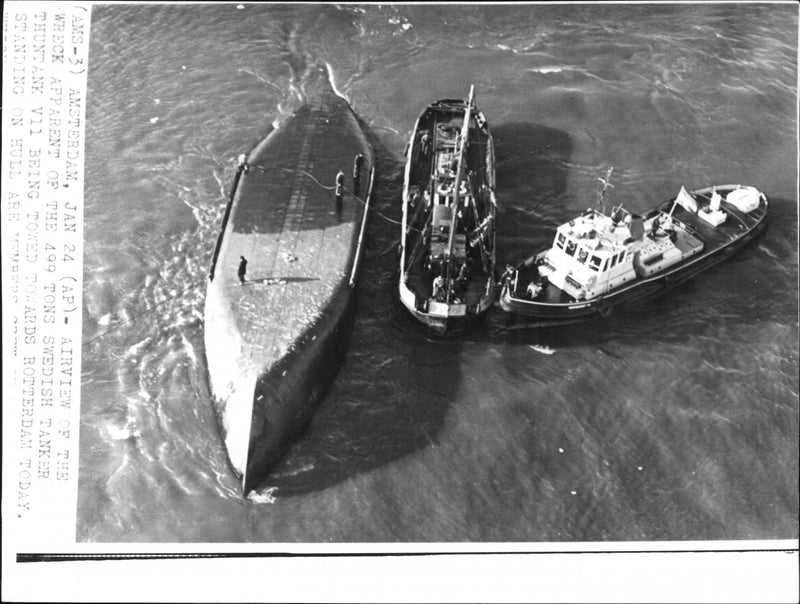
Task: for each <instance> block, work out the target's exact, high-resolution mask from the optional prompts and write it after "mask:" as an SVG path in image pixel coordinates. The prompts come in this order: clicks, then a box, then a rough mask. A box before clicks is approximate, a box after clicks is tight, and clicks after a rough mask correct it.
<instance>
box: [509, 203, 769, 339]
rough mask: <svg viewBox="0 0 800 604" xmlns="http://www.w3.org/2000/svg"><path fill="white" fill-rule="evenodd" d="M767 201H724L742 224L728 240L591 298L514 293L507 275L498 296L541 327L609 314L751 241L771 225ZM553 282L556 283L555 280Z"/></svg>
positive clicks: (709, 230) (707, 233)
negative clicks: (749, 205)
mask: <svg viewBox="0 0 800 604" xmlns="http://www.w3.org/2000/svg"><path fill="white" fill-rule="evenodd" d="M706 191H710V188H709V189H700V190H698V191H695V193H703V192H706ZM673 201H674V200H670V201H669V202H667V203H665V204H663V205H661V206H660V207H659V209H661V210H666V211H669V210H670V208H671V207H672V203H673ZM768 205H769V201H768V200H767V199H765V200H764V201H762V203H761V204H760V206H759V208H758V210H756V211H755V212H753V213H752V214H750V215H748V214H744V213H742V212H739V211H737V210H735V209H733V208H731V207H730V206H727V207H725V210H726V211H727V212H728V213H729V215H733V216H734V218H735V219H737V220H738V221H739V223H740V224H741V225H742V226H743V228H742V231H741V234H739V235H738V236H736V237H734V238H732V239H730V240H728V241H725V242H724V243H720V242H714V243H716V245H711V246H709V248H708V249H705V250H703V251H702V252H701V253H699V254H697V255H696V256H693V257H691V258H689V259H688V260H686V261H684V262H682V263H679V264H677V265H675V266H673V267H670V268H669V269H667V270H666V271H664V273H662V274H658V275H654V276H652V277H649V278H641V279H639V280H637V281H635V282H632V283H631V284H629V285H626V286H623V287H620V288H618V289H616V290H615V291H612V292H610V293H608V294H606V295H604V296H599V297H598V298H595V299H593V300H580V301H577V300H574V299H572V298H571V297H569V296H567V294H565V293H563V292H561V298H562V299H563V301H560V302H552V303H545V302H540V301H535V300H529V299H525V298H524V297H521V296H519V295H513V293H512V291H511V285H510V283H509V281H508V280H506V281H505V282H504V283H503V286H502V292H501V295H500V300H499V302H500V306H501V308H502V309H503V310H504V311H506V312H507V313H509V314H511V315H513V316H516V317H525V318H526V319H528V321H527V323H530V320H529V318H533V319H534V321H538V322H540V323H537V324H536V325H535V326H537V327H547V326H549V325H553V326H556V325H569V324H572V323H580V322H584V321H590V320H593V319H600V318H602V319H608V318H609V317H611V316H612V315H613V314H614V313H615V312H616V311H617V310H619V309H623V308H634V307H637V306H641V305H643V304H644V303H646V302H649V301H652V300H654V299H656V298H658V297H660V296H662V295H664V294H666V293H667V292H669V291H670V290H672V289H674V288H676V287H678V286H679V285H682V284H684V283H686V282H688V281H691V280H692V279H694V278H695V277H697V275H699V274H700V273H702V272H704V271H706V270H708V269H710V268H711V267H713V266H715V265H717V264H719V263H721V262H723V261H725V260H726V259H727V258H729V257H730V256H732V255H733V254H734V253H736V252H737V251H738V250H740V249H741V248H743V247H745V246H746V245H748V244H749V243H751V242H752V241H753V240H754V239H756V238H757V237H758V236H759V235H760V234H761V233H762V232H763V231H764V229H765V227H766V225H767V207H768ZM674 214H675V216H676V218H678V219H680V220H682V221H683V222H686V223H689V224H690V226H691V227H693V228H694V229H695V230H697V231H701V234H702V235H703V236H704V240H705V241H707V242H708V240H709V239H712V240H713V238H714V230H713V227H707V226H705V225H704V224H703V223H702V222H701V221H700V220H699V219H695V220H691V214H689V213H688V212H687V211H686V210H683V209H682V208H678V210H676V211H675V212H674ZM544 251H546V250H543V251H542V252H541V253H540V254H543V253H544ZM540 254H536V256H534V258H538V256H539V255H540ZM529 260H531V259H529ZM526 262H527V261H526ZM521 266H522V265H520V267H521ZM549 287H551V288H552V287H553V286H552V285H551V286H549ZM554 289H555V288H554ZM559 291H560V290H559Z"/></svg>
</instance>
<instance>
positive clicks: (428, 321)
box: [406, 307, 486, 337]
mask: <svg viewBox="0 0 800 604" xmlns="http://www.w3.org/2000/svg"><path fill="white" fill-rule="evenodd" d="M406 308H407V309H408V310H409V312H411V314H412V315H413V317H414V318H415V319H417V321H419V322H420V323H422V324H423V325H424V326H425V327H427V328H428V329H429V330H431V331H432V332H433V333H434V334H435V335H437V336H439V337H447V336H455V335H458V334H460V333H463V332H465V331H469V330H470V329H471V328H472V327H473V326H474V325H476V324H477V323H480V322H481V321H483V319H484V318H485V317H486V313H485V312H484V313H481V314H479V315H475V314H472V315H466V316H463V317H446V318H445V317H434V316H431V315H429V314H426V313H422V312H420V311H418V310H416V309H411V308H408V307H406Z"/></svg>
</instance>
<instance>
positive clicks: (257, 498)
mask: <svg viewBox="0 0 800 604" xmlns="http://www.w3.org/2000/svg"><path fill="white" fill-rule="evenodd" d="M277 490H278V487H267V488H266V489H264V490H263V491H262V492H260V493H259V492H256V491H251V492H250V494H249V495H247V498H248V499H249V500H250V501H252V502H253V503H275V501H276V499H277V498H276V497H275V496H274V495H273V493H274V492H275V491H277Z"/></svg>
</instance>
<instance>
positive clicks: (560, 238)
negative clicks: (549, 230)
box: [556, 233, 567, 250]
mask: <svg viewBox="0 0 800 604" xmlns="http://www.w3.org/2000/svg"><path fill="white" fill-rule="evenodd" d="M566 239H567V238H566V237H564V233H559V234H558V237H556V245H557V246H558V247H559V248H561V249H562V250H563V249H564V241H566Z"/></svg>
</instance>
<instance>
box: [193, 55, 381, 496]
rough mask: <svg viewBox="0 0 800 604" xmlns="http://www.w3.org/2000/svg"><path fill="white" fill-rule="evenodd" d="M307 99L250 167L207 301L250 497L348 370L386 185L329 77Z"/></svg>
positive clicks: (239, 182)
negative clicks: (376, 187)
mask: <svg viewBox="0 0 800 604" xmlns="http://www.w3.org/2000/svg"><path fill="white" fill-rule="evenodd" d="M305 90H307V91H312V90H313V91H314V92H313V93H312V94H313V96H312V95H309V96H308V100H307V102H306V104H304V105H303V106H301V107H300V108H299V109H297V111H296V112H295V113H294V114H293V115H292V116H291V117H290V118H289V119H288V120H287V121H286V122H285V123H283V124H282V125H280V126H279V127H277V128H276V129H274V130H273V131H272V132H270V133H269V134H268V136H267V137H266V138H265V139H264V140H262V141H261V142H260V143H259V144H258V145H256V147H255V148H254V149H253V150H252V151H251V152H250V153H249V154H247V155H246V156H242V157H240V162H239V167H238V170H237V173H236V176H235V179H234V183H233V188H232V191H231V194H230V197H229V200H228V203H227V206H226V209H225V214H224V217H223V222H222V227H221V232H220V234H219V238H218V240H217V245H216V248H215V250H214V255H213V259H212V264H211V270H210V272H209V280H208V286H207V292H206V301H205V310H204V314H205V334H204V338H205V352H206V359H207V364H208V375H209V383H210V386H211V390H212V393H213V396H214V400H215V408H216V411H217V416H218V419H219V424H220V428H221V431H222V434H223V437H224V441H225V445H226V448H227V452H228V457H229V459H230V462H231V465H232V466H233V468H234V470H235V471H236V472H237V474H239V475H240V476H241V479H242V489H243V492H244V494H245V495H246V494H247V493H249V492H250V491H252V490H254V489H256V488H257V487H259V486H260V485H261V484H262V483H263V482H264V480H265V479H266V478H267V476H268V475H269V472H270V471H271V470H272V468H273V467H274V466H275V464H276V463H277V462H278V461H279V460H280V458H281V456H282V455H283V454H284V452H285V451H286V449H287V448H288V447H289V446H290V445H291V443H292V440H293V438H294V437H296V435H297V434H298V432H299V431H300V430H301V429H302V427H303V426H304V424H306V423H307V421H308V420H309V418H310V417H311V414H312V412H313V410H314V408H315V406H316V404H317V403H318V402H319V400H320V399H321V397H322V396H323V394H324V392H325V391H326V389H327V387H328V386H329V384H330V382H331V381H332V380H333V378H334V376H335V375H336V372H337V371H338V368H339V365H340V362H341V358H342V356H343V355H342V352H343V350H344V347H345V341H346V334H347V331H348V322H349V319H350V315H351V303H352V300H353V291H354V284H355V280H356V275H357V271H358V266H359V261H360V256H361V247H362V243H363V236H364V225H365V222H366V218H367V214H368V208H369V203H370V193H371V190H372V181H373V178H374V159H373V152H372V148H371V146H370V144H369V142H368V140H367V137H366V135H365V133H364V131H363V129H362V127H361V124H360V122H359V120H358V118H357V117H356V115H355V114H354V112H353V110H352V109H351V108H350V106H349V104H348V102H347V101H346V99H345V98H343V97H342V96H341V95H340V94H338V93H337V92H336V91H335V89H334V86H333V85H332V82H331V80H330V73H329V71H328V70H327V69H322V68H317V69H316V70H314V72H313V73H312V74H311V75H310V79H309V81H308V82H307V83H306V85H305ZM345 174H347V176H346V177H345ZM351 176H352V177H351ZM337 189H338V190H337Z"/></svg>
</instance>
